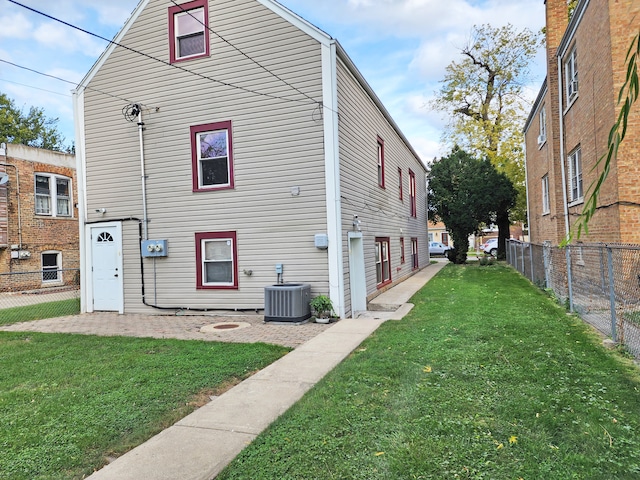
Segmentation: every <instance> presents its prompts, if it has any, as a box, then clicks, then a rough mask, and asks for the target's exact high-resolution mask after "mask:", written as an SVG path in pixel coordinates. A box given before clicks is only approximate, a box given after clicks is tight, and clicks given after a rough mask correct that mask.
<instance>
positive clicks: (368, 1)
mask: <svg viewBox="0 0 640 480" xmlns="http://www.w3.org/2000/svg"><path fill="white" fill-rule="evenodd" d="M18 1H19V2H20V3H23V4H24V5H27V6H29V7H32V8H34V9H37V10H40V11H42V12H45V13H47V14H49V15H52V16H54V17H57V18H60V19H62V20H64V21H66V22H68V23H72V24H74V25H77V26H80V27H82V28H84V29H85V30H88V31H91V32H94V33H97V34H99V35H101V36H104V37H106V38H112V37H113V36H114V35H115V34H116V33H117V32H118V31H119V30H120V28H121V27H122V26H123V25H124V22H125V21H126V19H127V18H128V17H129V15H130V14H131V12H132V11H133V9H134V8H135V7H136V5H137V3H138V1H137V0H107V1H105V0H18ZM153 1H162V2H165V3H166V4H167V7H169V6H170V5H172V3H171V2H170V1H169V0H153ZM280 3H282V4H283V5H285V6H286V7H288V8H289V9H291V10H293V11H294V12H296V13H297V14H298V15H300V16H302V17H303V18H305V19H306V20H308V21H309V22H311V23H313V24H314V25H316V26H318V27H320V28H321V29H322V30H324V31H325V32H327V33H329V34H330V35H331V36H333V37H335V38H337V39H338V40H339V41H340V43H341V44H342V46H343V47H344V48H345V50H346V51H347V53H348V54H349V56H350V57H351V58H352V60H353V61H354V63H355V64H356V66H357V67H358V68H359V69H360V71H361V72H362V74H363V75H364V77H365V78H366V79H367V81H368V82H369V84H370V85H371V86H372V87H373V89H374V91H375V92H376V93H377V94H378V96H379V97H380V99H381V100H382V102H383V103H384V104H385V106H386V107H387V109H388V110H389V111H390V113H391V115H392V116H393V118H394V119H395V121H396V123H397V124H398V125H399V126H400V128H401V129H402V131H403V132H404V133H405V135H406V136H407V138H408V139H409V141H410V142H411V143H412V145H413V146H414V147H415V149H416V150H417V151H418V153H419V154H420V155H421V157H422V159H423V161H425V162H428V161H430V160H431V159H432V158H433V157H435V156H441V155H443V154H446V151H445V150H444V149H443V147H442V146H441V144H440V137H441V133H442V128H443V125H444V123H445V119H443V118H442V115H441V114H440V113H438V112H433V111H431V110H430V109H429V107H428V101H429V99H430V98H432V96H433V94H434V92H435V91H436V90H437V89H438V87H439V81H440V80H441V79H442V78H443V76H444V69H445V67H446V66H447V65H448V64H449V63H451V61H452V60H458V59H459V58H460V54H459V51H460V48H461V47H463V46H464V45H465V43H466V40H467V39H468V37H469V34H470V32H471V29H472V27H473V26H474V25H481V24H490V25H492V26H494V27H498V26H502V25H506V24H507V23H511V24H512V25H514V26H515V27H516V28H518V29H522V28H525V27H526V28H529V29H531V30H534V31H539V30H540V29H541V28H542V27H543V26H544V1H543V0H447V1H443V0H280ZM0 26H1V27H0V60H5V61H9V62H12V63H15V64H18V65H21V66H23V67H28V68H31V69H34V70H38V71H40V72H43V73H46V74H49V75H53V76H56V77H60V78H64V79H66V80H70V81H73V82H77V81H79V80H80V79H82V77H83V76H84V75H85V74H86V73H87V72H88V71H89V69H90V68H91V66H92V65H93V63H94V62H95V61H96V59H97V58H98V56H99V55H100V53H101V52H102V51H103V50H104V49H105V48H106V46H107V45H106V42H103V41H101V40H99V39H96V38H94V37H90V36H87V35H85V34H83V33H81V32H77V31H75V30H73V29H70V28H69V27H66V26H64V25H61V24H59V23H56V22H53V21H52V20H49V19H47V18H45V17H42V16H40V15H37V14H35V13H32V12H30V11H28V10H27V9H25V8H23V7H20V6H17V5H15V4H13V3H11V2H9V1H8V0H0ZM543 64H544V58H543V53H542V52H540V54H539V55H538V57H537V59H536V62H535V63H534V64H533V65H532V72H533V75H532V79H531V84H530V85H529V86H528V89H527V92H526V95H527V97H528V98H530V99H531V100H533V99H534V98H535V96H536V94H537V92H538V88H539V86H540V84H541V83H542V80H543V78H544V65H543ZM72 88H73V85H71V84H68V83H64V82H61V81H58V80H55V79H52V78H48V77H43V76H39V75H37V74H35V73H33V72H29V71H27V70H23V69H20V68H17V67H14V66H11V65H9V64H7V63H3V62H1V61H0V91H1V92H3V93H5V94H7V95H8V96H9V97H10V98H13V99H14V100H15V102H16V104H17V105H18V106H19V107H23V108H25V109H28V108H29V107H30V106H32V105H33V106H38V107H42V108H44V110H45V113H46V114H47V116H49V117H57V118H59V124H58V125H59V129H60V130H61V131H62V133H63V135H64V136H65V138H66V143H71V141H72V140H73V139H74V131H73V108H72V103H71V94H70V91H71V89H72Z"/></svg>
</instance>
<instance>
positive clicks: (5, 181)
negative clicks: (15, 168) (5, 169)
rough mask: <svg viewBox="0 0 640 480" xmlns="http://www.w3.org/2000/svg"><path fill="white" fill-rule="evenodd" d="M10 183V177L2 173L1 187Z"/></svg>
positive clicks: (0, 178) (0, 177) (0, 175)
mask: <svg viewBox="0 0 640 480" xmlns="http://www.w3.org/2000/svg"><path fill="white" fill-rule="evenodd" d="M8 181H9V175H7V174H6V173H0V185H6V184H7V182H8Z"/></svg>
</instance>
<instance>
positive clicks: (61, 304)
mask: <svg viewBox="0 0 640 480" xmlns="http://www.w3.org/2000/svg"><path fill="white" fill-rule="evenodd" d="M78 313H80V299H79V298H71V299H69V300H59V301H57V302H47V303H37V304H35V305H29V306H26V307H13V308H5V309H2V310H0V325H10V324H12V323H18V322H28V321H30V320H42V319H43V318H54V317H64V316H66V315H77V314H78Z"/></svg>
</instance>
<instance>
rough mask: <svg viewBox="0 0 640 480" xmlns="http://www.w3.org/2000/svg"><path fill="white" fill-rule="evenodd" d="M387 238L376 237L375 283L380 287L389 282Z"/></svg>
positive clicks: (389, 263) (389, 259)
mask: <svg viewBox="0 0 640 480" xmlns="http://www.w3.org/2000/svg"><path fill="white" fill-rule="evenodd" d="M389 251H390V248H389V238H388V237H376V283H377V285H378V287H382V286H383V285H386V284H388V283H390V282H391V256H390V252H389Z"/></svg>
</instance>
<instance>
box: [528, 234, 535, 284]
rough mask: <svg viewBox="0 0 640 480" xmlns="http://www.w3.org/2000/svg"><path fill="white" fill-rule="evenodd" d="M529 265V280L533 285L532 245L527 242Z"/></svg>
mask: <svg viewBox="0 0 640 480" xmlns="http://www.w3.org/2000/svg"><path fill="white" fill-rule="evenodd" d="M529 265H531V270H530V274H531V278H530V279H529V280H531V281H532V282H534V283H535V280H534V279H535V275H534V274H533V244H532V243H531V242H529Z"/></svg>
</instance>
